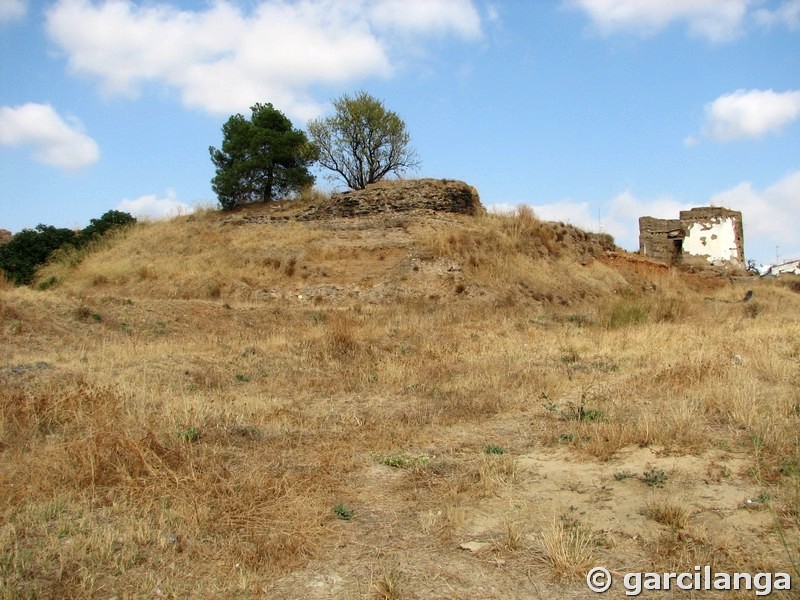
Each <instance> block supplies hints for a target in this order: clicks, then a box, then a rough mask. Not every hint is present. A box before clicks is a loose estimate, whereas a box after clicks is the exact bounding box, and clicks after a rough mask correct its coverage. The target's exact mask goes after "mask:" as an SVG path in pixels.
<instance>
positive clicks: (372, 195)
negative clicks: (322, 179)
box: [308, 179, 485, 218]
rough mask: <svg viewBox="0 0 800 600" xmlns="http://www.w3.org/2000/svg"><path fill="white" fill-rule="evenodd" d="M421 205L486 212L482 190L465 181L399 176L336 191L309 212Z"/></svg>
mask: <svg viewBox="0 0 800 600" xmlns="http://www.w3.org/2000/svg"><path fill="white" fill-rule="evenodd" d="M420 209H422V210H433V211H439V212H451V213H463V214H468V215H477V214H481V213H483V212H485V209H484V208H483V205H482V204H481V201H480V197H479V196H478V191H477V190H476V189H475V188H474V187H472V186H470V185H468V184H466V183H464V182H463V181H455V180H451V179H408V180H405V179H395V180H386V181H379V182H377V183H373V184H370V185H368V186H367V187H366V188H364V189H363V190H351V191H347V192H340V193H336V194H333V195H331V198H330V200H329V201H327V202H324V203H321V204H320V205H319V206H315V207H311V210H310V213H311V214H309V215H308V216H309V217H312V218H319V217H359V216H366V215H374V214H380V213H388V212H392V213H397V212H408V211H410V210H420Z"/></svg>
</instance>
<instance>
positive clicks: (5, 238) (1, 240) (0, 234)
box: [0, 229, 11, 244]
mask: <svg viewBox="0 0 800 600" xmlns="http://www.w3.org/2000/svg"><path fill="white" fill-rule="evenodd" d="M10 241H11V232H10V231H8V230H7V229H0V244H5V243H6V242H10Z"/></svg>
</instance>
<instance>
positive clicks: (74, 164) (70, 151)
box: [0, 103, 100, 170]
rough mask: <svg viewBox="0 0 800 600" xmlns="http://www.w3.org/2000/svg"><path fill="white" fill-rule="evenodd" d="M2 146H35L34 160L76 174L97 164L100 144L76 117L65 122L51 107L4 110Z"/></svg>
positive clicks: (0, 109)
mask: <svg viewBox="0 0 800 600" xmlns="http://www.w3.org/2000/svg"><path fill="white" fill-rule="evenodd" d="M0 145H4V146H33V158H34V159H35V160H37V161H39V162H43V163H45V164H48V165H52V166H55V167H60V168H62V169H68V170H74V169H80V168H82V167H86V166H88V165H91V164H92V163H94V162H96V161H97V159H98V158H99V157H100V150H99V149H98V147H97V143H96V142H95V141H94V140H93V139H92V138H91V137H89V136H88V135H86V133H84V131H83V127H82V125H81V123H80V122H79V121H78V120H77V119H75V118H74V117H68V118H67V120H66V121H65V120H64V119H62V118H61V116H59V114H58V113H57V112H56V111H55V110H54V109H53V107H52V106H50V105H49V104H35V103H28V104H23V105H21V106H13V107H12V106H2V107H0Z"/></svg>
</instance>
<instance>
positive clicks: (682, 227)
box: [639, 206, 745, 268]
mask: <svg viewBox="0 0 800 600" xmlns="http://www.w3.org/2000/svg"><path fill="white" fill-rule="evenodd" d="M639 252H640V253H641V254H642V255H644V256H648V257H650V258H654V259H656V260H660V261H663V262H666V263H667V264H670V265H676V264H686V265H693V266H710V265H713V266H718V267H730V268H741V267H744V266H745V260H744V234H743V227H742V213H741V212H739V211H737V210H729V209H727V208H717V207H714V206H703V207H700V208H693V209H691V210H682V211H681V212H680V218H679V219H655V218H653V217H640V218H639Z"/></svg>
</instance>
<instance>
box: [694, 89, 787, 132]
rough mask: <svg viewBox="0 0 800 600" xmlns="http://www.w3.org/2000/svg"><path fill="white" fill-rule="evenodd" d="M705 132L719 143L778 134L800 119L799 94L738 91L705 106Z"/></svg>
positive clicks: (769, 91)
mask: <svg viewBox="0 0 800 600" xmlns="http://www.w3.org/2000/svg"><path fill="white" fill-rule="evenodd" d="M705 113H706V124H705V133H706V135H708V136H709V137H711V138H712V139H714V140H716V141H719V142H728V141H732V140H736V139H740V138H757V137H761V136H763V135H764V134H767V133H777V132H779V131H780V130H781V129H782V128H783V127H785V126H786V125H788V124H789V123H790V122H792V121H794V120H795V119H797V118H798V117H800V91H788V92H774V91H772V90H737V91H735V92H733V93H732V94H726V95H723V96H720V97H719V98H717V99H716V100H714V101H713V102H710V103H708V104H707V105H706V107H705Z"/></svg>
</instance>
